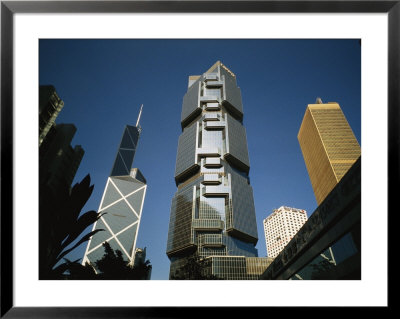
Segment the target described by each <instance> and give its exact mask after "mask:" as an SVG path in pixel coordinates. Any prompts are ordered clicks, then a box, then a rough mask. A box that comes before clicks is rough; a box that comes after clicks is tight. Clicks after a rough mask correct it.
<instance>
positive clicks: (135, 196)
mask: <svg viewBox="0 0 400 319" xmlns="http://www.w3.org/2000/svg"><path fill="white" fill-rule="evenodd" d="M140 132H141V128H140V126H131V125H127V126H126V127H125V129H124V132H123V134H122V138H121V142H120V145H119V147H118V150H117V154H116V157H115V161H114V164H113V166H112V169H111V174H110V176H109V177H108V179H107V184H106V187H105V189H104V193H103V198H102V200H101V203H100V206H99V212H100V213H103V215H102V216H101V217H100V219H99V220H98V221H97V222H96V223H95V224H94V226H93V230H95V229H103V231H100V232H98V233H96V234H95V235H94V236H93V237H92V238H91V239H90V240H89V242H88V245H87V248H86V252H85V256H84V258H83V260H82V264H85V263H86V262H89V263H90V264H92V265H93V266H94V267H95V262H96V261H97V260H99V259H101V258H102V257H103V255H104V248H103V246H102V244H103V243H104V242H106V241H107V242H108V243H109V244H110V246H111V248H113V249H114V250H117V249H118V250H120V251H121V252H122V255H123V257H124V259H125V260H126V262H127V263H130V264H133V262H134V258H135V248H136V239H137V235H138V230H139V224H140V219H141V215H142V210H143V202H144V198H145V195H146V189H147V185H146V179H145V178H144V176H143V175H142V173H141V172H140V171H139V170H138V169H137V168H131V166H132V163H133V158H134V156H135V152H136V146H137V143H138V140H139V136H140Z"/></svg>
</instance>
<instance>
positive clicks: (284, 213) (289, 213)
mask: <svg viewBox="0 0 400 319" xmlns="http://www.w3.org/2000/svg"><path fill="white" fill-rule="evenodd" d="M306 221H307V212H306V211H305V210H304V209H298V208H292V207H287V206H281V207H279V208H278V209H274V210H273V212H272V214H271V215H269V216H268V217H267V218H265V219H264V221H263V223H264V235H265V243H266V246H267V256H268V257H272V258H275V257H276V256H278V255H279V253H280V252H281V251H282V249H283V248H285V246H286V245H287V244H288V243H289V241H290V240H291V239H292V238H293V236H294V235H295V234H296V233H297V232H298V230H299V229H300V228H301V227H302V226H303V225H304V223H305V222H306Z"/></svg>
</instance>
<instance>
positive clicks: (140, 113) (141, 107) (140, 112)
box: [136, 104, 143, 127]
mask: <svg viewBox="0 0 400 319" xmlns="http://www.w3.org/2000/svg"><path fill="white" fill-rule="evenodd" d="M142 109H143V104H142V105H141V106H140V111H139V116H138V119H137V122H136V127H138V125H139V121H140V116H141V115H142Z"/></svg>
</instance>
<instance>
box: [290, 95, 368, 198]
mask: <svg viewBox="0 0 400 319" xmlns="http://www.w3.org/2000/svg"><path fill="white" fill-rule="evenodd" d="M297 138H298V140H299V144H300V147H301V151H302V153H303V157H304V162H305V164H306V167H307V171H308V174H309V177H310V180H311V185H312V187H313V190H314V195H315V198H316V200H317V203H318V205H319V204H321V202H322V201H323V200H324V199H325V197H326V196H327V195H328V194H329V193H330V191H331V190H332V189H333V188H334V187H335V186H336V185H337V183H338V182H339V181H340V180H341V178H342V177H343V176H344V175H345V174H346V172H347V171H348V170H349V168H350V167H351V166H352V165H353V164H354V163H355V161H356V160H357V159H358V158H359V157H360V156H361V148H360V145H359V144H358V142H357V139H356V138H355V136H354V134H353V131H352V130H351V127H350V125H349V123H348V122H347V120H346V118H345V116H344V114H343V112H342V110H341V108H340V106H339V104H338V103H335V102H329V103H327V104H323V103H322V101H321V100H320V99H318V100H317V103H316V104H309V105H308V106H307V109H306V112H305V114H304V118H303V122H302V123H301V127H300V130H299V133H298V136H297Z"/></svg>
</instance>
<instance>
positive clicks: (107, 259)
mask: <svg viewBox="0 0 400 319" xmlns="http://www.w3.org/2000/svg"><path fill="white" fill-rule="evenodd" d="M103 247H104V250H105V254H104V256H103V257H102V258H101V259H100V260H98V261H97V262H96V263H95V264H96V268H97V269H98V270H99V274H98V279H105V280H109V279H112V280H145V279H147V278H148V275H149V273H150V271H151V269H152V266H151V265H150V261H149V260H146V261H145V262H138V263H137V264H136V265H135V266H132V265H128V264H127V262H126V261H125V260H124V259H123V257H122V252H121V251H120V250H118V249H117V250H115V251H114V250H113V249H112V248H111V246H110V244H109V243H108V242H105V243H103Z"/></svg>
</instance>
